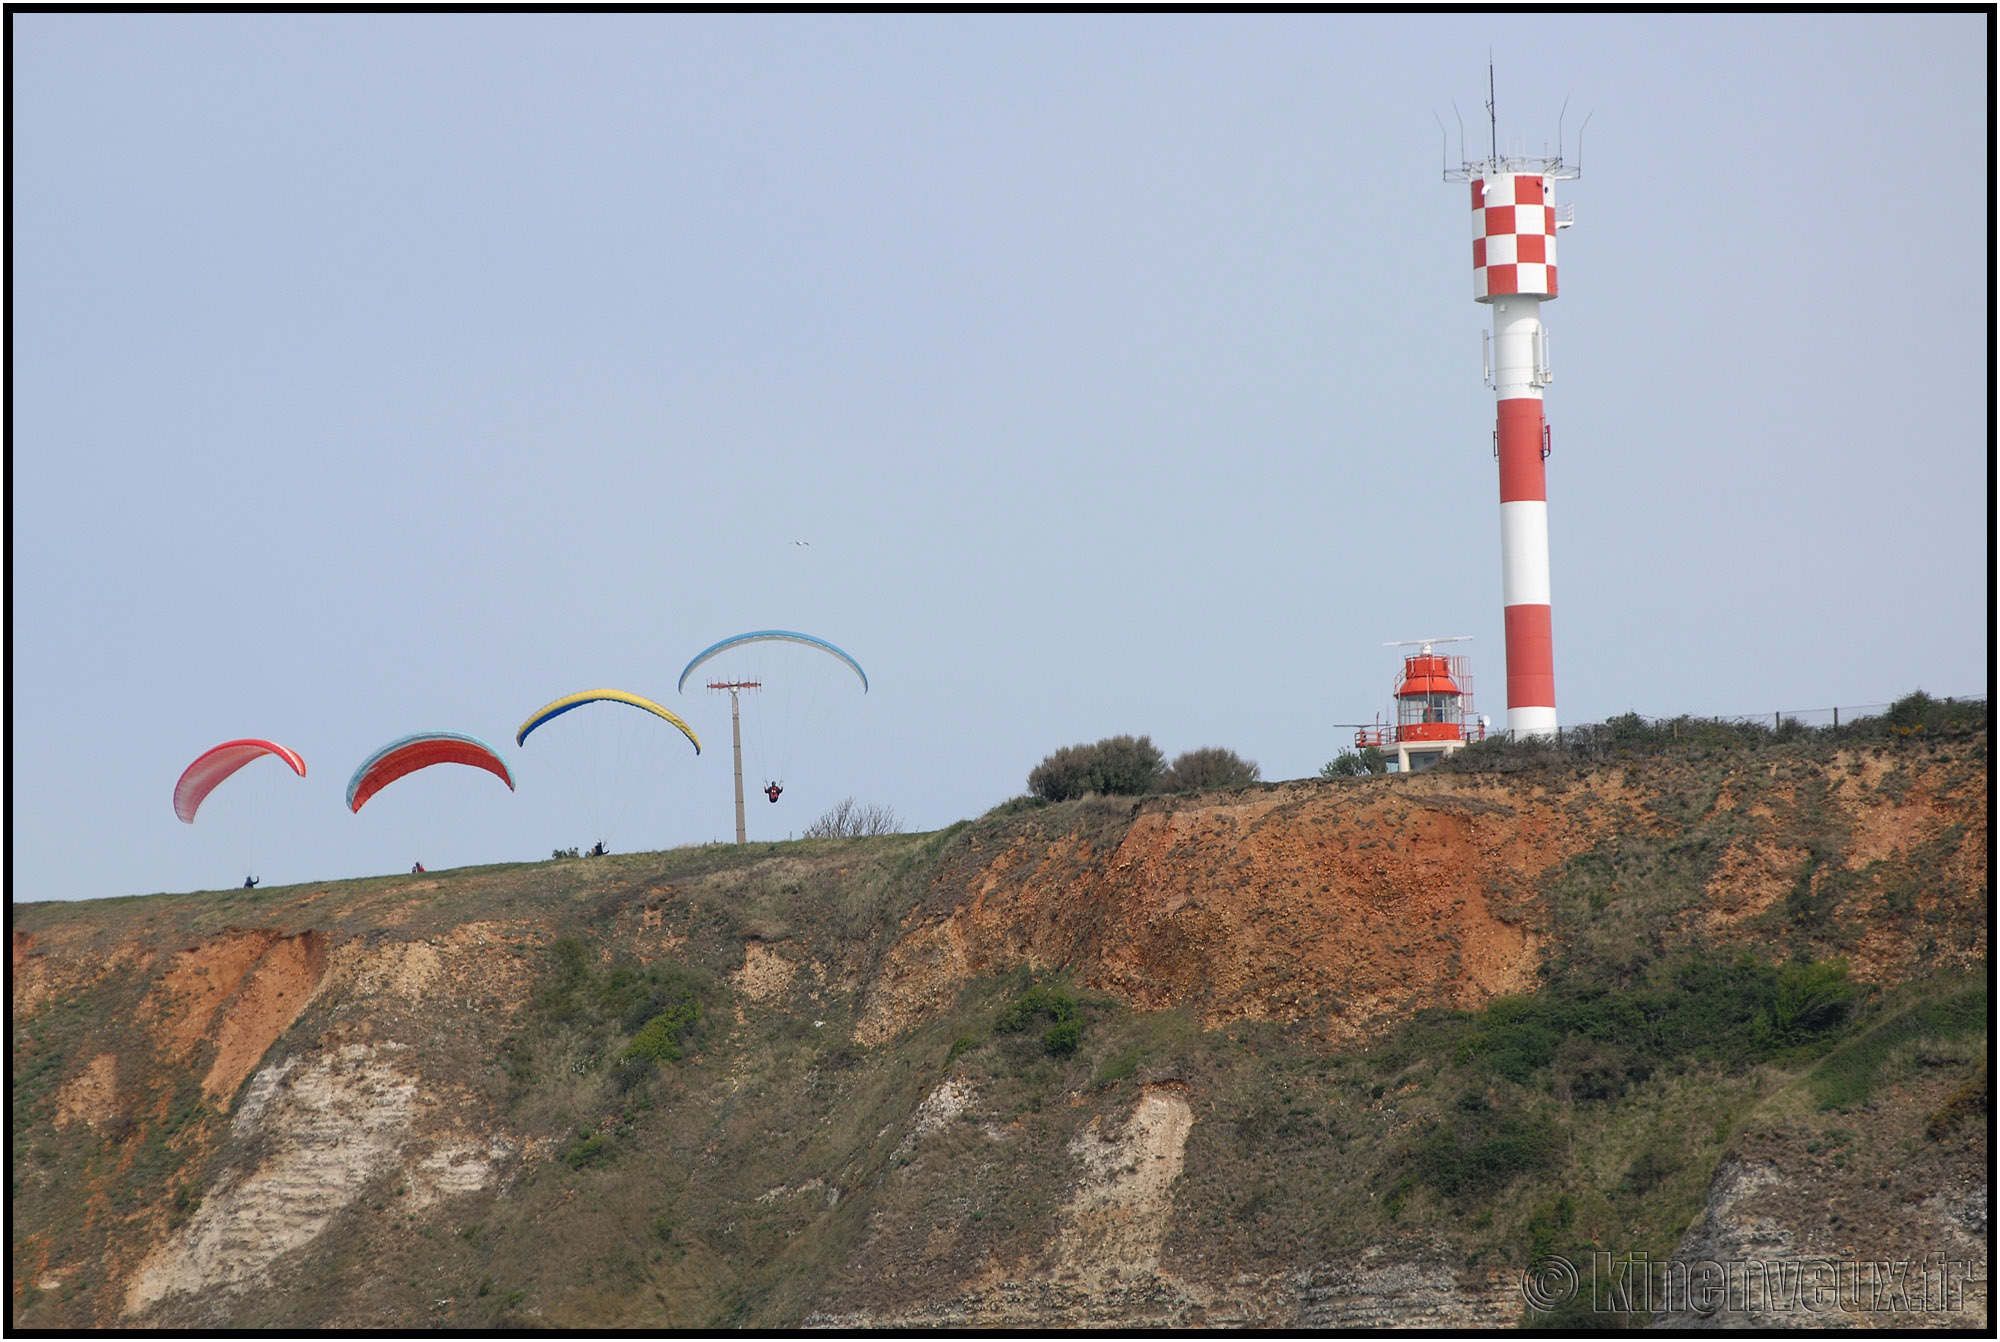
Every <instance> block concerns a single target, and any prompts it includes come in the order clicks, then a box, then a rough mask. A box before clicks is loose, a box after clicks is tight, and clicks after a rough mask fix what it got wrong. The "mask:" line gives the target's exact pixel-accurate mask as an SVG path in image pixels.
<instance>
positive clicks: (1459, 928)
mask: <svg viewBox="0 0 2000 1342" xmlns="http://www.w3.org/2000/svg"><path fill="white" fill-rule="evenodd" d="M1987 749H1988V746H1987V737H1986V734H1985V732H1984V731H1983V729H1982V730H1980V731H1977V732H1975V733H1972V734H1969V735H1963V736H1958V737H1951V738H1947V739H1943V740H1936V739H1933V740H1931V741H1929V742H1927V743H1926V742H1924V741H1922V740H1912V739H1908V738H1906V737H1905V738H1894V737H1890V738H1885V739H1884V740H1881V741H1878V742H1872V743H1871V742H1865V741H1864V742H1859V743H1856V742H1851V741H1850V742H1845V743H1842V742H1835V741H1828V740H1802V741H1797V742H1792V743H1767V744H1763V745H1760V746H1758V747H1756V748H1745V749H1737V750H1706V749H1696V750H1683V751H1664V752H1658V753H1649V754H1643V755H1635V756H1633V757H1632V758H1630V759H1626V760H1618V759H1611V760H1606V761H1601V762H1597V763H1593V764H1587V765H1585V764H1577V763H1575V762H1573V761H1564V760H1561V759H1556V760H1551V761H1543V762H1539V763H1535V762H1530V763H1528V764H1525V765H1523V766H1522V767H1521V768H1519V769H1518V770H1515V771H1511V772H1476V771H1468V772H1445V771H1433V772H1428V773H1425V774H1419V775H1415V776H1410V777H1378V778H1365V779H1355V780H1340V781H1324V782H1321V781H1311V782H1294V783H1285V784H1278V785H1268V786H1262V787H1253V788H1251V789H1248V790H1245V791H1241V792H1236V793H1229V794H1216V795H1208V796H1198V797H1168V798H1159V797H1156V798H1149V799H1146V800H1144V801H1141V802H1131V801H1116V800H1111V799H1100V798H1087V799H1085V800H1083V801H1081V802H1072V803H1065V804H1062V805H1059V806H1049V807H1031V806H1026V805H1023V804H1015V805H1013V806H1009V807H1003V808H1000V809H999V810H997V811H996V812H994V813H992V814H990V815H988V816H986V817H983V818H981V819H980V820H978V821H974V822H970V823H968V824H963V825H959V826H955V827H953V828H951V829H948V830H944V831H941V832H939V833H935V834H927V835H911V836H894V837H888V838H879V839H858V840H830V841H817V842H797V843H787V844H775V845H752V846H751V847H750V848H748V849H744V850H739V849H734V848H728V847H703V848H693V849H682V850H675V851H671V852H665V853H644V854H634V855H629V856H613V857H608V858H600V859H587V860H572V861H556V862H549V863H540V864H533V865H518V866H501V867H485V868H472V869H464V870H457V871H447V872H437V873H430V874H428V875H425V876H422V877H401V876H398V877H390V878H378V879H370V880H356V881H343V882H330V883H326V884H323V885H311V886H303V887H291V888H281V889H270V890H256V891H234V892H227V893H211V894H198V895H153V896H147V897H135V898H128V899H117V900H105V901H95V902H90V903H84V904H50V903H42V904H16V905H15V906H14V908H13V928H12V979H11V989H12V998H11V1000H12V1008H13V1009H12V1017H11V1030H12V1041H13V1072H12V1076H11V1084H12V1101H13V1103H12V1117H13V1128H12V1137H13V1148H12V1171H13V1206H14V1222H13V1226H14V1235H13V1244H12V1254H13V1260H12V1261H13V1276H12V1286H11V1289H12V1296H11V1301H12V1306H11V1307H12V1318H13V1321H14V1323H15V1324H16V1325H17V1326H26V1327H75V1326H90V1327H116V1326H141V1327H237V1328H322V1327H338V1328H364V1327H391V1328H411V1327H426V1326H439V1327H451V1326H459V1327H493V1326H522V1325H526V1326H533V1325H541V1326H555V1327H564V1328H579V1327H593V1326H621V1327H622V1326H630V1327H639V1326H680V1327H690V1326H717V1325H729V1324H732V1323H736V1324H742V1325H745V1326H767V1327H770V1326H778V1327H785V1326H798V1325H801V1324H806V1325H829V1326H851V1325H857V1324H860V1325H883V1324H914V1325H923V1326H933V1325H941V1324H971V1325H1000V1324H1011V1325H1030V1326H1048V1325H1056V1324H1062V1323H1079V1322H1100V1323H1128V1324H1140V1323H1144V1324H1211V1325H1214V1324H1227V1323H1243V1324H1256V1325H1262V1326H1281V1327H1313V1326H1330V1325H1372V1324H1382V1323H1387V1324H1400V1325H1420V1324H1433V1325H1436V1324H1444V1325H1475V1326H1477V1325H1495V1326H1502V1325H1512V1324H1514V1323H1516V1322H1518V1321H1520V1320H1521V1319H1522V1317H1523V1310H1524V1304H1523V1294H1522V1276H1523V1273H1524V1271H1527V1270H1530V1269H1533V1268H1537V1267H1538V1266H1539V1265H1542V1264H1545V1263H1546V1262H1548V1261H1549V1256H1550V1255H1551V1254H1552V1253H1557V1254H1560V1255H1561V1256H1563V1257H1564V1258H1565V1259H1566V1260H1568V1261H1578V1260H1583V1261H1587V1259H1588V1256H1589V1255H1590V1253H1592V1252H1594V1251H1603V1252H1630V1253H1640V1254H1645V1255H1650V1256H1651V1257H1653V1258H1656V1259H1666V1258H1670V1257H1672V1256H1673V1255H1675V1254H1676V1253H1682V1254H1692V1253H1695V1252H1697V1251H1699V1252H1700V1253H1701V1254H1704V1255H1708V1256H1714V1255H1717V1254H1722V1253H1723V1252H1724V1251H1725V1250H1727V1251H1729V1252H1732V1253H1737V1256H1739V1257H1741V1256H1749V1250H1751V1249H1755V1248H1758V1247H1760V1246H1762V1247H1766V1248H1768V1247H1769V1246H1770V1245H1774V1244H1775V1245H1779V1246H1780V1247H1782V1248H1785V1249H1787V1251H1790V1250H1792V1249H1796V1250H1798V1251H1799V1252H1801V1253H1803V1252H1807V1251H1811V1252H1815V1253H1852V1254H1854V1255H1857V1256H1865V1255H1874V1256H1876V1257H1884V1256H1891V1255H1893V1256H1897V1257H1903V1258H1909V1259H1917V1258H1921V1257H1923V1256H1924V1255H1925V1254H1927V1253H1928V1254H1933V1255H1948V1256H1950V1257H1952V1258H1954V1259H1961V1258H1962V1259H1967V1260H1969V1261H1973V1262H1977V1263H1981V1264H1983V1262H1984V1258H1985V1252H1986V1250H1985V1245H1986V1242H1987V1240H1986V1236H1987V1230H1986V1222H1985V1216H1986V1210H1985V1209H1986V1201H1985V1196H1984V1190H1985V1175H1984V1169H1985V1159H1986V1141H1987V1132H1988V1129H1989V1124H1990V1119H1989V1117H1988V1115H1987V1113H1986V1109H1985V1104H1984V1095H1985V1087H1986V1082H1985V1072H1984V1057H1985V1050H1986V1037H1985V1028H1986V1027H1985V1013H1986V1005H1985V1003H1986V998H1985V988H1984V979H1985V974H1986V963H1987V960H1986V957H1987V928H1988V924H1987V912H1986V911H1987V901H1988V889H1987V872H1988V865H1989V833H1988V821H1987V817H1988V791H1987V789H1988V767H1987ZM1841 1133H1845V1134H1846V1135H1845V1136H1840V1135H1839V1134H1841ZM1829 1134H1833V1135H1829ZM1843 1153H1845V1154H1843ZM1864 1153H1865V1154H1864ZM1836 1158H1838V1159H1836ZM1829 1216H1831V1217H1832V1218H1834V1219H1831V1220H1829V1219H1828V1218H1829ZM1759 1227H1762V1229H1761V1230H1760V1229H1759ZM1759 1235H1762V1236H1763V1238H1762V1239H1758V1238H1757V1236H1759ZM1738 1251H1741V1252H1738ZM1543 1303H1546V1304H1549V1305H1550V1306H1551V1308H1552V1309H1553V1310H1556V1311H1557V1312H1560V1310H1562V1309H1564V1308H1567V1309H1572V1310H1573V1309H1576V1308H1578V1306H1577V1305H1576V1304H1575V1302H1574V1301H1568V1302H1565V1301H1562V1300H1556V1301H1544V1302H1543ZM1667 1313H1668V1315H1669V1316H1670V1318H1672V1319H1676V1320H1679V1321H1683V1322H1689V1321H1691V1322H1703V1321H1708V1322H1712V1321H1714V1316H1713V1311H1711V1312H1710V1313H1709V1314H1706V1315H1700V1314H1699V1312H1698V1311H1692V1312H1691V1311H1681V1312H1680V1313H1678V1314H1676V1313H1675V1312H1674V1311H1673V1310H1671V1309H1669V1310H1668V1311H1667ZM1697 1315H1699V1317H1697ZM1854 1316H1856V1312H1855V1311H1848V1312H1847V1314H1846V1315H1843V1316H1842V1317H1843V1318H1847V1317H1854ZM1538 1317H1541V1316H1538ZM1646 1317H1651V1310H1650V1309H1648V1310H1646V1311H1641V1312H1637V1313H1631V1314H1629V1315H1628V1316H1627V1318H1626V1321H1643V1319H1644V1318H1646ZM1986 1317H1987V1315H1986V1305H1985V1296H1984V1287H1983V1282H1982V1283H1981V1284H1980V1285H1979V1286H1978V1287H1977V1289H1974V1290H1971V1291H1970V1292H1969V1293H1968V1294H1967V1295H1966V1296H1965V1297H1964V1301H1963V1302H1962V1304H1961V1306H1960V1308H1959V1309H1958V1310H1957V1311H1955V1312H1939V1311H1932V1312H1929V1313H1918V1314H1915V1315H1910V1316H1906V1317H1905V1318H1904V1319H1902V1320H1899V1322H1904V1323H1907V1322H1909V1321H1910V1319H1911V1318H1914V1319H1915V1320H1916V1321H1917V1322H1937V1323H1946V1324H1954V1325H1958V1326H1965V1325H1967V1324H1978V1325H1983V1323H1984V1320H1985V1319H1986ZM1788 1318H1789V1316H1781V1313H1780V1314H1772V1313H1770V1312H1769V1311H1767V1315H1766V1316H1760V1320H1761V1321H1762V1322H1764V1323H1766V1324H1769V1323H1772V1322H1777V1323H1783V1322H1786V1321H1788ZM1803 1321H1805V1322H1812V1323H1816V1324H1817V1323H1824V1322H1826V1320H1825V1319H1824V1318H1813V1319H1809V1320H1803Z"/></svg>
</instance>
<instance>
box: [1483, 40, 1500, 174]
mask: <svg viewBox="0 0 2000 1342" xmlns="http://www.w3.org/2000/svg"><path fill="white" fill-rule="evenodd" d="M1494 101H1495V99H1494V96H1493V48H1491V47H1488V48H1487V49H1486V124H1487V127H1488V129H1489V130H1491V131H1492V134H1493V140H1492V144H1493V161H1494V162H1495V163H1498V162H1499V161H1500V113H1499V111H1498V110H1497V109H1496V108H1495V107H1494Z"/></svg>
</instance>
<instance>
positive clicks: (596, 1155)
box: [562, 1132, 616, 1170]
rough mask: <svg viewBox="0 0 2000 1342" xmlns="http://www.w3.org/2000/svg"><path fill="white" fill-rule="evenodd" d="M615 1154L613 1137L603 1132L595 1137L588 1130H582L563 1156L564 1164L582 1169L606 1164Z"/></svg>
mask: <svg viewBox="0 0 2000 1342" xmlns="http://www.w3.org/2000/svg"><path fill="white" fill-rule="evenodd" d="M614 1154H616V1151H615V1149H614V1148H613V1147H612V1145H611V1139H610V1138H609V1137H606V1136H605V1135H604V1134H603V1133H598V1134H597V1135H596V1136H594V1137H593V1136H591V1135H590V1133H588V1132H580V1133H578V1134H577V1138H576V1140H575V1141H573V1142H571V1143H570V1144H569V1149H568V1150H566V1151H564V1152H563V1155H562V1158H563V1164H565V1165H567V1166H569V1167H570V1168H571V1169H573V1170H580V1169H583V1168H584V1167H585V1166H587V1165H602V1164H605V1163H606V1162H607V1161H609V1160H610V1159H611V1157H612V1156H613V1155H614Z"/></svg>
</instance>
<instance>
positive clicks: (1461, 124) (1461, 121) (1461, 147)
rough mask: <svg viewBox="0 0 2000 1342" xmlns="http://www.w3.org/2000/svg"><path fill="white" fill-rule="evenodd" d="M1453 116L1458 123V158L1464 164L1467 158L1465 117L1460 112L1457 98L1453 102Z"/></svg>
mask: <svg viewBox="0 0 2000 1342" xmlns="http://www.w3.org/2000/svg"><path fill="white" fill-rule="evenodd" d="M1451 114H1452V116H1453V118H1454V119H1456V120H1457V122H1458V157H1459V159H1460V161H1461V162H1462V161H1463V160H1464V158H1465V117H1464V115H1463V114H1462V113H1460V111H1459V110H1458V99H1456V98H1453V99H1452V100H1451Z"/></svg>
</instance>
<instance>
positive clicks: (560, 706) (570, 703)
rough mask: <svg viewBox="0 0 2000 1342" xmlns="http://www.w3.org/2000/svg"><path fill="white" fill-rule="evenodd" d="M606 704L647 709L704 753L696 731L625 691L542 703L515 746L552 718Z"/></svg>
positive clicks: (570, 696) (583, 692)
mask: <svg viewBox="0 0 2000 1342" xmlns="http://www.w3.org/2000/svg"><path fill="white" fill-rule="evenodd" d="M603 702H609V703H616V704H630V705H632V707H634V708H642V709H644V710H645V711H646V712H648V713H651V714H653V715H654V716H655V717H661V718H665V719H666V720H667V721H668V722H671V723H672V724H673V725H674V726H676V727H678V728H680V729H681V734H682V735H683V736H685V737H687V739H688V741H689V743H690V744H692V745H693V746H694V753H695V754H697V755H699V754H700V753H701V738H700V737H699V736H696V735H695V734H694V728H692V727H690V726H688V725H687V724H686V723H685V722H682V721H681V720H680V719H679V718H677V717H675V716H674V715H673V714H672V713H670V712H668V711H667V710H666V709H665V708H663V707H661V706H660V705H659V704H656V703H654V702H653V701H652V700H651V699H648V698H645V697H644V696H643V695H637V694H631V693H629V692H627V691H625V690H581V691H578V692H577V693H575V694H566V695H564V696H563V697H562V698H560V699H558V700H556V701H555V702H554V703H552V704H543V705H542V706H541V707H540V708H538V709H536V710H535V711H534V712H533V713H532V714H531V715H529V718H528V720H527V721H526V722H524V723H522V724H521V730H520V731H518V732H516V733H515V734H514V744H515V745H517V746H519V745H526V744H527V742H528V733H530V732H532V731H534V730H535V728H537V727H539V726H541V725H542V724H543V723H545V722H547V721H549V720H550V719H551V718H559V717H561V716H562V715H563V714H565V713H567V712H569V711H570V710H571V709H572V708H580V707H582V706H583V705H584V704H595V703H603Z"/></svg>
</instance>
